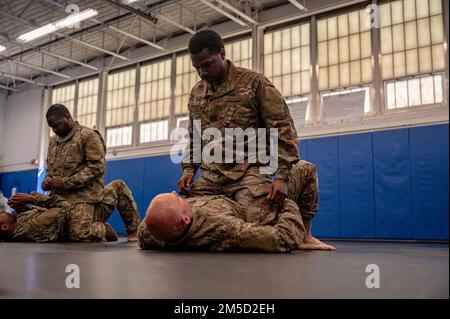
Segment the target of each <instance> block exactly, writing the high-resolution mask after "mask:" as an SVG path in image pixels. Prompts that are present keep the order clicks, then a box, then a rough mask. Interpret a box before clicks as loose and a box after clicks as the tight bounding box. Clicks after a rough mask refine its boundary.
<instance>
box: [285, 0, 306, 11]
mask: <svg viewBox="0 0 450 319" xmlns="http://www.w3.org/2000/svg"><path fill="white" fill-rule="evenodd" d="M289 2H290V3H292V4H293V5H294V6H295V7H297V8H298V9H300V10H301V11H308V9H306V7H305V6H304V5H302V4H300V3H299V2H298V1H297V0H289Z"/></svg>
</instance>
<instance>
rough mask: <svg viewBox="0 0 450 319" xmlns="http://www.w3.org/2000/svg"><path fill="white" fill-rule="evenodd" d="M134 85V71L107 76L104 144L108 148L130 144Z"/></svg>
mask: <svg viewBox="0 0 450 319" xmlns="http://www.w3.org/2000/svg"><path fill="white" fill-rule="evenodd" d="M135 85H136V70H135V69H130V70H127V71H122V72H118V73H113V74H110V75H108V89H107V97H106V144H107V146H109V147H117V146H124V145H131V144H132V135H133V134H132V133H133V128H132V124H133V122H134V109H135Z"/></svg>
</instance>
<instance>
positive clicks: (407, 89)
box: [402, 1, 431, 107]
mask: <svg viewBox="0 0 450 319" xmlns="http://www.w3.org/2000/svg"><path fill="white" fill-rule="evenodd" d="M402 10H403V12H402V18H403V19H402V20H403V21H402V25H403V57H404V58H405V60H404V63H403V66H404V67H405V76H406V77H407V76H408V65H407V61H406V31H405V29H406V22H405V1H402ZM430 39H431V38H430ZM406 107H410V105H409V81H408V80H406Z"/></svg>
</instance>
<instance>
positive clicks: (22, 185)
mask: <svg viewBox="0 0 450 319" xmlns="http://www.w3.org/2000/svg"><path fill="white" fill-rule="evenodd" d="M37 174H38V170H37V169H30V170H27V171H20V172H8V173H2V174H1V175H0V189H1V191H2V192H3V194H4V195H5V197H10V196H11V190H12V189H13V188H14V187H15V188H16V191H17V193H31V192H35V191H36V186H37Z"/></svg>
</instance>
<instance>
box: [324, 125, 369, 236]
mask: <svg viewBox="0 0 450 319" xmlns="http://www.w3.org/2000/svg"><path fill="white" fill-rule="evenodd" d="M372 163H373V162H372V134H371V133H365V134H358V135H345V136H340V137H339V190H340V193H339V194H340V196H339V199H340V206H339V211H340V224H341V236H342V237H358V238H374V237H375V213H374V194H373V191H374V189H373V165H372ZM321 174H322V172H321V171H319V179H320V176H321ZM320 182H321V179H320ZM320 195H321V196H323V194H320ZM319 208H320V206H319Z"/></svg>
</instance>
